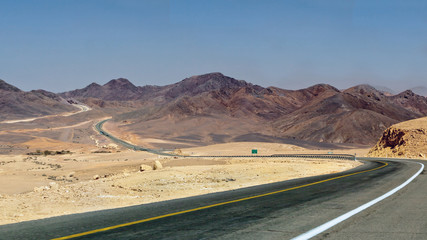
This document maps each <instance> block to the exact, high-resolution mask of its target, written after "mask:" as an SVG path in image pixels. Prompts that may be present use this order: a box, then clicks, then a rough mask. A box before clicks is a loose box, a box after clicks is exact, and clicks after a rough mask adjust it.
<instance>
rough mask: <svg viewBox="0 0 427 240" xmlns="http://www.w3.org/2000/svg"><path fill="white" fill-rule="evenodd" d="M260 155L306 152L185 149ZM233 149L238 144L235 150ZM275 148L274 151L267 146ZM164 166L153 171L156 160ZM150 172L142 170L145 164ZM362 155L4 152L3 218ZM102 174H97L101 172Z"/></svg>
mask: <svg viewBox="0 0 427 240" xmlns="http://www.w3.org/2000/svg"><path fill="white" fill-rule="evenodd" d="M255 146H256V147H258V149H260V151H261V153H260V154H267V153H268V151H270V152H275V153H278V152H280V153H284V152H286V151H297V150H298V151H303V149H301V148H297V147H295V146H289V145H283V144H272V143H250V144H248V143H232V144H228V145H227V144H219V145H213V146H207V147H200V148H191V149H182V150H181V151H182V152H183V153H197V154H200V155H202V154H210V153H215V152H218V151H219V150H221V151H223V152H224V153H230V152H236V154H240V153H247V150H248V149H252V148H253V147H255ZM230 149H232V150H230ZM267 150H268V151H267ZM156 160H157V161H160V162H161V164H162V165H163V167H162V168H161V169H157V170H151V166H153V164H154V162H155V161H156ZM141 164H142V165H144V166H148V167H146V168H148V170H145V171H143V172H141V171H140V166H141ZM358 165H360V163H359V162H354V161H331V160H303V159H270V158H265V159H264V158H256V159H244V158H243V159H238V158H233V159H229V158H216V159H211V158H205V159H203V158H176V157H167V158H165V157H162V158H159V157H158V156H156V155H152V154H149V153H144V152H132V151H128V150H126V151H122V152H117V153H97V154H95V153H84V154H80V153H74V154H64V155H56V156H27V155H10V156H8V155H4V156H2V157H1V161H0V183H1V184H0V206H2V211H1V212H0V224H7V223H14V222H20V221H26V220H32V219H40V218H46V217H51V216H58V215H63V214H71V213H80V212H87V211H94V210H101V209H108V208H117V207H124V206H130V205H136V204H144V203H150V202H157V201H164V200H169V199H175V198H183V197H189V196H194V195H199V194H206V193H211V192H217V191H226V190H231V189H236V188H241V187H248V186H254V185H259V184H264V183H271V182H276V181H283V180H288V179H293V178H301V177H307V176H313V175H319V174H326V173H333V172H339V171H344V170H347V169H350V168H353V167H356V166H358ZM95 176H96V178H98V179H96V180H95V179H94V177H95Z"/></svg>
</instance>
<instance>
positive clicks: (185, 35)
mask: <svg viewBox="0 0 427 240" xmlns="http://www.w3.org/2000/svg"><path fill="white" fill-rule="evenodd" d="M208 72H222V73H224V74H225V75H228V76H231V77H234V78H237V79H243V80H246V81H249V82H252V83H254V84H259V85H261V86H264V87H267V86H277V87H281V88H287V89H298V88H304V87H308V86H311V85H314V84H317V83H328V84H331V85H334V86H336V87H338V88H347V87H350V86H354V85H357V84H363V83H368V84H372V85H381V86H387V87H390V88H392V89H395V90H396V91H400V90H404V89H408V88H412V87H414V86H419V85H424V86H426V85H427V1H424V0H422V1H421V0H420V1H417V0H412V1H404V0H399V1H397V0H387V1H385V0H377V1H358V0H353V1H345V0H301V1H297V0H295V1H291V0H289V1H278V0H277V1H272V0H265V1H258V0H244V1H243V0H242V1H240V0H211V1H207V0H194V1H178V0H170V1H166V0H164V1H163V0H150V1H145V0H135V1H133V0H132V1H131V0H62V1H61V0H32V1H29V0H27V1H26V0H20V1H13V0H11V1H9V0H1V1H0V79H3V80H5V81H7V82H9V83H11V84H13V85H15V86H17V87H19V88H21V89H23V90H31V89H39V88H42V89H46V90H50V91H53V92H61V91H67V90H72V89H76V88H82V87H84V86H86V85H88V84H90V83H91V82H97V83H100V84H104V83H106V82H107V81H109V80H111V79H113V78H118V77H124V78H128V79H129V80H131V81H132V82H133V83H134V84H136V85H139V86H143V85H147V84H150V85H166V84H170V83H174V82H177V81H180V80H182V79H184V78H185V77H188V76H192V75H198V74H203V73H208Z"/></svg>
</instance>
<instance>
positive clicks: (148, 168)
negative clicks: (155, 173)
mask: <svg viewBox="0 0 427 240" xmlns="http://www.w3.org/2000/svg"><path fill="white" fill-rule="evenodd" d="M150 170H153V168H152V167H151V166H148V165H145V164H141V166H139V171H140V172H144V171H150Z"/></svg>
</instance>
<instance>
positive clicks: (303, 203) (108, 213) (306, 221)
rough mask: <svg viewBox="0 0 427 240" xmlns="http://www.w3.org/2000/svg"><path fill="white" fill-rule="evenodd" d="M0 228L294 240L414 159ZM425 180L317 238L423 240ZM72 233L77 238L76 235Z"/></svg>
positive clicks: (383, 189) (386, 186)
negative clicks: (293, 239)
mask: <svg viewBox="0 0 427 240" xmlns="http://www.w3.org/2000/svg"><path fill="white" fill-rule="evenodd" d="M366 160H369V161H366V164H365V165H363V166H360V167H358V168H356V169H353V170H350V171H347V172H344V173H337V174H330V175H324V176H316V177H310V178H304V179H296V180H291V181H285V182H279V183H273V184H266V185H261V186H255V187H250V188H243V189H238V190H234V191H227V192H221V193H214V194H207V195H202V196H197V197H191V198H185V199H177V200H171V201H165V202H159V203H152V204H144V205H140V206H133V207H127V208H119V209H113V210H105V211H97V212H91V213H83V214H73V215H68V216H61V217H55V218H49V219H44V220H38V221H30V222H23V223H18V224H10V225H4V226H0V239H51V238H59V239H61V238H62V239H71V238H75V239H292V238H294V237H297V236H299V235H301V234H303V233H306V232H307V231H310V230H311V229H313V228H316V227H317V226H319V225H322V224H324V223H325V222H328V221H330V220H332V219H334V218H336V217H338V216H341V215H343V214H345V213H347V212H349V211H351V210H353V209H355V208H357V207H359V206H361V205H363V204H365V203H367V202H369V201H371V200H372V199H375V198H377V197H379V196H381V195H383V194H385V193H387V192H389V191H390V190H392V189H394V188H396V187H397V186H399V185H401V184H402V183H403V182H405V181H406V180H408V179H410V178H411V177H412V176H414V175H415V174H416V173H417V172H418V171H420V164H419V163H417V162H415V161H399V160H389V161H378V160H374V159H366ZM426 188H427V181H426V176H425V175H424V174H421V175H419V176H418V177H417V178H415V180H414V181H413V182H411V183H410V184H409V185H407V186H406V187H405V188H403V189H402V190H400V191H398V192H397V193H396V194H394V195H392V196H391V197H388V198H386V199H385V200H383V201H381V202H379V203H377V204H375V205H373V206H372V207H370V208H368V209H366V210H365V211H362V212H360V213H358V214H356V215H354V216H352V217H350V218H349V219H347V220H345V221H344V222H342V223H339V224H337V225H336V226H333V227H332V228H330V229H328V230H326V231H325V232H323V233H321V234H319V235H317V236H315V239H317V238H318V239H324V238H326V239H427V227H426V225H427V221H426V220H425V219H424V216H425V214H426V210H427V201H425V199H427V192H426V191H425V189H426ZM75 234H77V235H75Z"/></svg>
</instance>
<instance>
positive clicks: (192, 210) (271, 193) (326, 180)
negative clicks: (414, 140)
mask: <svg viewBox="0 0 427 240" xmlns="http://www.w3.org/2000/svg"><path fill="white" fill-rule="evenodd" d="M379 162H380V163H382V164H384V165H382V166H379V167H377V168H373V169H370V170H364V171H360V172H355V173H350V174H346V175H342V176H338V177H333V178H328V179H325V180H321V181H317V182H313V183H308V184H304V185H300V186H296V187H291V188H286V189H282V190H278V191H274V192H269V193H264V194H260V195H256V196H252V197H246V198H239V199H236V200H231V201H227V202H221V203H216V204H212V205H207V206H203V207H198V208H193V209H188V210H184V211H180V212H174V213H169V214H165V215H160V216H157V217H151V218H145V219H141V220H137V221H133V222H128V223H123V224H119V225H114V226H110V227H106V228H99V229H95V230H91V231H87V232H82V233H77V234H73V235H69V236H65V237H60V238H54V239H52V240H63V239H71V238H76V237H82V236H86V235H90V234H94V233H99V232H105V231H109V230H113V229H117V228H122V227H127V226H131V225H135V224H139V223H144V222H149V221H153V220H157V219H161V218H167V217H171V216H176V215H180V214H184V213H189V212H195V211H199V210H203V209H208V208H213V207H218V206H222V205H227V204H230V203H236V202H242V201H246V200H250V199H255V198H261V197H265V196H269V195H274V194H278V193H282V192H287V191H291V190H295V189H299V188H304V187H308V186H313V185H316V184H320V183H324V182H329V181H332V180H336V179H340V178H345V177H349V176H354V175H357V174H361V173H366V172H371V171H375V170H378V169H381V168H383V167H386V166H388V163H386V162H382V161H379Z"/></svg>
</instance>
